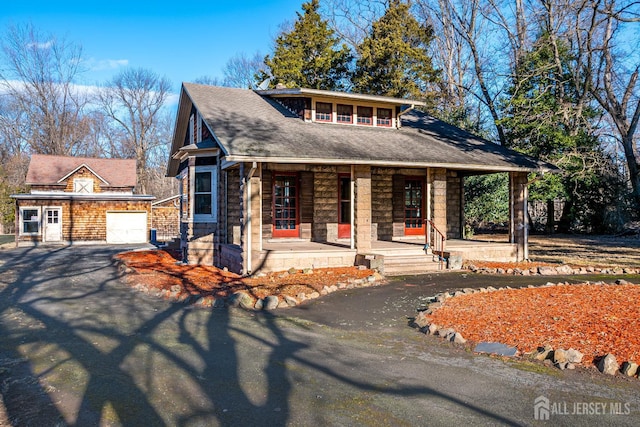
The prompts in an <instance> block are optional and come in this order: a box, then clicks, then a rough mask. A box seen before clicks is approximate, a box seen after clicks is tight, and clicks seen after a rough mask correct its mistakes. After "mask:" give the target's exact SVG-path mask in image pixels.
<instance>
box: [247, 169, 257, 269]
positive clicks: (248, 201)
mask: <svg viewBox="0 0 640 427" xmlns="http://www.w3.org/2000/svg"><path fill="white" fill-rule="evenodd" d="M257 167H258V164H257V163H256V162H253V164H252V165H251V169H249V173H248V174H247V178H246V183H247V224H246V227H245V230H248V231H245V232H246V233H248V236H247V275H250V274H251V269H252V261H253V259H252V256H251V250H252V247H251V240H252V238H251V237H252V234H253V233H252V232H251V231H252V230H251V219H252V215H251V178H252V177H253V174H254V172H255V171H256V168H257Z"/></svg>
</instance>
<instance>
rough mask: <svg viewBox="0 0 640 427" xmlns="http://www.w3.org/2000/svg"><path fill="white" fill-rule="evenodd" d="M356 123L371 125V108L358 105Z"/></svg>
mask: <svg viewBox="0 0 640 427" xmlns="http://www.w3.org/2000/svg"><path fill="white" fill-rule="evenodd" d="M358 124H359V125H367V126H371V125H372V124H373V108H372V107H358Z"/></svg>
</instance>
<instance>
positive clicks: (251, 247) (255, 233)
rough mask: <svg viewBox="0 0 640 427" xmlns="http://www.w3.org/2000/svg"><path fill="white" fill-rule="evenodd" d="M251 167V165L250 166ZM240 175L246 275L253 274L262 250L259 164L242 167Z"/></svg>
mask: <svg viewBox="0 0 640 427" xmlns="http://www.w3.org/2000/svg"><path fill="white" fill-rule="evenodd" d="M249 165H250V164H249ZM241 166H243V167H241V169H240V173H241V177H242V181H241V190H242V191H241V197H242V200H243V202H242V203H241V207H242V216H241V217H242V224H243V227H242V231H241V245H242V251H243V253H244V256H243V258H244V263H243V264H244V268H243V270H244V273H252V272H253V270H254V266H255V265H256V264H257V263H258V261H259V254H260V249H261V241H260V240H261V239H260V235H261V232H262V230H261V227H262V216H261V204H262V199H261V193H260V191H261V187H262V180H261V179H260V171H259V168H258V165H257V164H255V163H254V164H253V165H250V166H249V167H248V168H247V167H246V166H244V165H241Z"/></svg>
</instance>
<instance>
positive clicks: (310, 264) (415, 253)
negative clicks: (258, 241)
mask: <svg viewBox="0 0 640 427" xmlns="http://www.w3.org/2000/svg"><path fill="white" fill-rule="evenodd" d="M516 251H517V249H516V245H515V244H511V243H505V242H494V241H486V240H462V239H451V240H447V241H446V244H445V253H450V254H451V253H455V254H457V255H460V256H461V257H462V259H463V260H483V261H500V262H505V261H515V259H516V255H517V252H516ZM356 253H357V251H356V250H355V249H351V248H350V246H349V241H348V240H345V241H338V242H335V243H320V242H310V241H308V240H303V239H273V240H265V241H264V242H263V244H262V251H261V253H260V266H259V267H258V269H257V270H256V272H257V271H263V272H268V271H282V270H287V269H289V268H292V267H293V268H320V267H344V266H352V265H354V262H355V257H356ZM368 254H375V255H382V256H383V257H384V271H385V274H387V275H393V274H411V273H413V274H417V273H421V272H426V271H432V270H437V269H439V267H440V266H439V263H438V262H437V257H433V256H432V255H430V254H427V253H425V251H424V237H423V236H422V237H420V236H419V237H416V238H402V239H398V240H393V241H387V240H375V241H372V242H371V251H369V252H368Z"/></svg>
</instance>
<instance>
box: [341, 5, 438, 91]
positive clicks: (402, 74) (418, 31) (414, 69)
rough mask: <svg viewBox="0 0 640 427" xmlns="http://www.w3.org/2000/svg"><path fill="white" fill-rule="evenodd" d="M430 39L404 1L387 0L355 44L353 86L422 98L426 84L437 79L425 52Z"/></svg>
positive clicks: (436, 72)
mask: <svg viewBox="0 0 640 427" xmlns="http://www.w3.org/2000/svg"><path fill="white" fill-rule="evenodd" d="M432 39H433V30H432V28H431V27H430V26H429V25H426V24H425V25H421V24H420V23H418V21H417V20H416V18H415V17H414V16H413V14H412V13H411V11H410V10H409V4H408V3H404V2H403V1H401V0H390V2H389V6H388V7H387V10H386V11H385V14H384V15H383V16H382V17H381V18H380V19H379V20H378V21H376V22H374V23H373V25H372V26H371V32H370V34H369V36H368V37H366V38H365V39H364V40H363V41H362V43H361V44H360V45H359V46H358V55H359V58H358V60H357V62H356V69H355V73H354V76H353V79H352V82H353V86H354V89H355V90H356V91H358V92H363V93H368V94H374V95H384V96H394V97H399V98H405V97H411V98H414V99H424V98H426V97H427V96H428V93H429V91H430V88H429V85H430V84H432V83H434V82H436V81H437V79H438V71H437V70H435V69H434V68H433V66H432V62H431V58H430V56H429V55H428V54H427V49H428V47H429V44H430V43H431V40H432Z"/></svg>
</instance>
